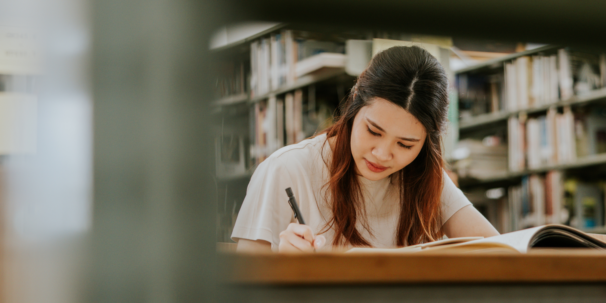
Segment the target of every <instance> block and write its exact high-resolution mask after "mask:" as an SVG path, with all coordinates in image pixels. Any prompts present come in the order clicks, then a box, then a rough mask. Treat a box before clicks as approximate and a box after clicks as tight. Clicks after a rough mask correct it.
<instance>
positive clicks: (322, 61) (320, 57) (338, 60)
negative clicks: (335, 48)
mask: <svg viewBox="0 0 606 303" xmlns="http://www.w3.org/2000/svg"><path fill="white" fill-rule="evenodd" d="M345 61H346V56H345V54H338V53H320V54H317V55H313V56H311V57H309V58H306V59H303V60H301V61H299V62H297V65H296V67H295V74H296V76H297V77H302V76H305V75H307V74H311V73H313V72H316V71H319V70H322V69H326V68H344V67H345Z"/></svg>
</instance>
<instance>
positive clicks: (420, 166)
mask: <svg viewBox="0 0 606 303" xmlns="http://www.w3.org/2000/svg"><path fill="white" fill-rule="evenodd" d="M447 85H448V82H447V78H446V73H445V72H444V69H443V68H442V66H441V65H440V63H439V62H438V61H437V60H436V58H434V57H433V56H431V55H430V54H429V53H428V52H427V51H425V50H423V49H421V48H419V47H416V46H412V47H404V46H397V47H392V48H389V49H387V50H385V51H382V52H380V53H378V54H377V55H376V56H375V57H374V58H373V59H372V61H371V63H370V65H369V66H368V68H367V69H366V70H365V71H364V72H363V73H362V74H361V75H360V76H359V77H358V80H357V83H356V85H355V86H354V87H353V89H352V91H351V93H350V94H349V96H348V98H347V100H346V101H345V102H344V103H343V104H342V106H341V110H340V112H341V115H340V117H338V120H337V121H336V123H335V124H334V125H333V126H331V127H330V128H328V129H327V130H326V133H327V137H328V138H334V139H333V140H334V145H333V153H332V159H331V161H330V163H328V165H329V171H330V179H329V181H328V182H327V184H326V186H327V187H328V191H327V192H326V193H327V197H328V195H330V198H329V199H330V200H329V201H331V204H330V206H331V209H332V212H333V214H332V218H331V219H330V220H329V221H328V223H327V224H326V226H325V229H324V230H325V231H326V230H328V229H330V228H334V230H335V238H334V241H333V245H345V244H351V245H354V246H370V244H369V242H368V241H367V240H366V239H364V237H362V235H361V234H360V232H359V231H358V230H357V228H356V222H358V220H360V223H361V224H362V227H363V228H365V229H366V230H368V231H369V232H370V229H369V228H368V225H367V223H366V218H365V212H364V206H363V205H362V203H363V202H362V191H361V187H360V184H359V183H358V178H357V173H356V165H355V162H354V159H353V156H352V152H351V146H350V138H351V131H352V127H353V121H354V118H355V117H356V115H357V114H358V112H359V111H360V109H361V108H362V107H364V106H366V105H368V104H369V103H370V102H371V101H372V99H373V98H375V97H379V98H383V99H385V100H388V101H390V102H392V103H394V104H396V105H398V106H400V107H402V108H404V109H405V110H407V111H408V112H409V113H411V114H412V115H413V116H415V117H416V118H417V119H418V120H419V122H421V124H423V126H424V127H425V130H426V133H427V138H426V140H425V143H424V145H423V148H422V149H421V151H420V153H419V155H418V156H417V157H416V158H415V160H413V161H412V162H411V163H410V164H408V165H407V166H406V167H404V168H403V169H401V170H400V171H398V172H396V173H394V174H392V176H391V182H392V183H394V184H396V185H397V186H398V187H399V195H400V218H399V221H398V231H397V233H396V239H395V240H396V243H397V245H398V246H404V245H414V244H418V243H422V242H427V241H434V240H436V239H438V238H440V237H441V236H442V235H443V233H442V230H441V226H442V220H441V218H440V213H441V201H440V196H441V192H442V186H443V180H442V177H443V171H442V169H443V166H444V163H443V159H442V151H441V133H442V131H443V130H444V129H445V124H446V116H447V111H448V93H447ZM371 235H372V234H371Z"/></svg>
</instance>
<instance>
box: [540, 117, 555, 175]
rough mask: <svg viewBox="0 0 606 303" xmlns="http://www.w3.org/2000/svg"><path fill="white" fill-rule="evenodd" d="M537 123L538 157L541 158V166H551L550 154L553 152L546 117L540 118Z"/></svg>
mask: <svg viewBox="0 0 606 303" xmlns="http://www.w3.org/2000/svg"><path fill="white" fill-rule="evenodd" d="M538 122H539V138H538V141H539V155H540V157H541V166H545V165H549V164H551V154H552V152H553V149H552V143H551V132H550V125H549V122H548V120H547V117H546V116H541V117H539V119H538Z"/></svg>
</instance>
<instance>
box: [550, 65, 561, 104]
mask: <svg viewBox="0 0 606 303" xmlns="http://www.w3.org/2000/svg"><path fill="white" fill-rule="evenodd" d="M549 67H550V68H549V70H550V73H549V75H550V78H549V79H550V82H551V85H550V86H549V89H550V94H549V95H550V100H551V103H556V102H558V101H559V100H560V95H559V89H560V87H559V85H558V82H559V81H558V74H559V72H558V56H556V55H553V56H551V57H549Z"/></svg>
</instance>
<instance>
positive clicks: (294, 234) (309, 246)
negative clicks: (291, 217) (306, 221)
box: [278, 223, 326, 253]
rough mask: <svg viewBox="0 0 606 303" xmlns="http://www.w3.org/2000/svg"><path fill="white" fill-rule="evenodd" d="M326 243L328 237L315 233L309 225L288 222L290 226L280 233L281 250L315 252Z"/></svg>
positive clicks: (279, 247) (279, 248) (279, 249)
mask: <svg viewBox="0 0 606 303" xmlns="http://www.w3.org/2000/svg"><path fill="white" fill-rule="evenodd" d="M324 244H326V238H324V236H322V235H319V236H315V237H314V233H313V232H312V231H311V228H309V226H307V225H301V224H297V223H290V224H288V228H286V230H285V231H283V232H281V233H280V245H279V246H278V251H279V252H294V253H297V252H313V251H314V250H316V249H320V248H322V247H323V246H324Z"/></svg>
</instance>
